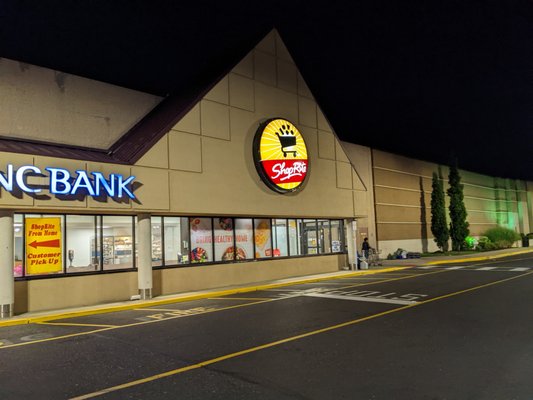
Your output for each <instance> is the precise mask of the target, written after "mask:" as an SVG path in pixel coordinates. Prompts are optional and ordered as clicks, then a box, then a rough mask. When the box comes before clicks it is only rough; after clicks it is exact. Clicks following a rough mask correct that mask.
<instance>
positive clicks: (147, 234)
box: [137, 214, 152, 299]
mask: <svg viewBox="0 0 533 400" xmlns="http://www.w3.org/2000/svg"><path fill="white" fill-rule="evenodd" d="M137 221H138V230H137V234H138V238H137V243H138V256H139V258H138V262H137V278H138V283H139V295H140V296H141V299H151V298H152V225H151V220H150V214H139V215H138V216H137Z"/></svg>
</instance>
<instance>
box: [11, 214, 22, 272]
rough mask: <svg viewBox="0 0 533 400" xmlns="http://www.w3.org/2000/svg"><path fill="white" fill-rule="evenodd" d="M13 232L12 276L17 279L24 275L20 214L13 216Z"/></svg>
mask: <svg viewBox="0 0 533 400" xmlns="http://www.w3.org/2000/svg"><path fill="white" fill-rule="evenodd" d="M13 232H14V234H15V240H14V247H15V254H14V258H13V260H14V261H15V263H14V265H13V275H14V276H15V278H19V277H21V276H23V275H24V270H23V264H24V239H23V238H24V226H23V225H22V214H15V215H14V217H13Z"/></svg>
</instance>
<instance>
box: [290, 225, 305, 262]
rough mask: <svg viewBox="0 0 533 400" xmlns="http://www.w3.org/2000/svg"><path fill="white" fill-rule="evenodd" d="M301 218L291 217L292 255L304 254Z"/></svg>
mask: <svg viewBox="0 0 533 400" xmlns="http://www.w3.org/2000/svg"><path fill="white" fill-rule="evenodd" d="M300 226H301V220H299V222H297V221H296V220H295V219H289V252H290V255H291V256H299V255H301V254H302V238H301V234H300Z"/></svg>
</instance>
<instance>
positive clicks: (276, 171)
mask: <svg viewBox="0 0 533 400" xmlns="http://www.w3.org/2000/svg"><path fill="white" fill-rule="evenodd" d="M254 161H255V167H256V169H257V172H258V173H259V176H260V177H261V179H262V180H263V182H265V183H266V185H267V186H268V187H269V188H271V189H272V190H275V191H276V192H278V193H287V192H294V191H296V190H299V189H301V188H302V184H303V183H304V181H305V178H306V176H307V170H308V166H309V159H308V156H307V146H306V145H305V141H304V138H303V137H302V134H301V133H300V131H298V129H297V128H296V127H295V126H294V125H293V124H292V123H291V122H289V121H287V120H286V119H282V118H274V119H269V120H268V121H265V122H264V123H263V124H261V126H259V129H258V130H257V132H256V134H255V138H254Z"/></svg>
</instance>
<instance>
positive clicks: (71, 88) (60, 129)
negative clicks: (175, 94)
mask: <svg viewBox="0 0 533 400" xmlns="http://www.w3.org/2000/svg"><path fill="white" fill-rule="evenodd" d="M0 77H1V79H0V136H4V137H12V138H18V139H29V140H38V141H42V142H47V143H61V144H70V145H76V146H84V147H93V148H100V149H107V148H108V147H109V146H110V145H111V144H112V143H113V142H115V141H116V140H117V139H118V138H119V137H120V136H122V135H123V134H124V133H125V132H127V131H128V130H129V129H130V128H131V127H132V126H133V125H134V124H135V123H136V122H137V121H139V120H140V119H141V118H142V117H143V116H144V115H145V114H146V113H147V112H148V111H149V110H151V109H152V108H153V107H155V106H156V105H157V104H158V103H159V102H160V101H161V98H160V97H158V96H154V95H151V94H148V93H142V92H138V91H135V90H131V89H126V88H123V87H119V86H115V85H110V84H108V83H104V82H98V81H94V80H91V79H86V78H82V77H79V76H75V75H72V74H66V73H63V72H60V71H54V70H51V69H48V68H43V67H39V66H36V65H29V64H25V63H22V62H17V61H14V60H9V59H7V58H0Z"/></svg>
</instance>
